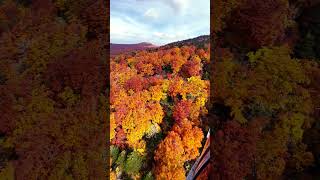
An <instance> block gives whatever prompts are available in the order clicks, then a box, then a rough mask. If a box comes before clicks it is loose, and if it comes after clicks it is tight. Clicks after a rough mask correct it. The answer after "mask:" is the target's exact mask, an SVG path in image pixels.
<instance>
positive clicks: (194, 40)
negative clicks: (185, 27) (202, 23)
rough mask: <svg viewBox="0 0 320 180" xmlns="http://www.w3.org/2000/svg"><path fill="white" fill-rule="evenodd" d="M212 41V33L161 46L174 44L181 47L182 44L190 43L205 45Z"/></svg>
mask: <svg viewBox="0 0 320 180" xmlns="http://www.w3.org/2000/svg"><path fill="white" fill-rule="evenodd" d="M209 42H210V35H202V36H198V37H195V38H191V39H186V40H182V41H177V42H172V43H169V44H166V45H164V46H161V48H171V47H174V46H177V47H181V46H185V45H186V46H188V45H194V46H197V47H199V46H200V47H201V46H204V45H205V44H207V43H209Z"/></svg>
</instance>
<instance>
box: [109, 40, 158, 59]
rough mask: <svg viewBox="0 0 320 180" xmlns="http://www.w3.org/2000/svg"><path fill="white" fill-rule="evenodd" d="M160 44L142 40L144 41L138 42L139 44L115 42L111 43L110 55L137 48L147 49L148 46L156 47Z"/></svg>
mask: <svg viewBox="0 0 320 180" xmlns="http://www.w3.org/2000/svg"><path fill="white" fill-rule="evenodd" d="M156 47H158V46H156V45H154V44H151V43H147V42H142V43H138V44H114V43H111V44H110V55H111V56H114V55H118V54H121V53H127V52H130V51H136V50H145V49H148V48H156Z"/></svg>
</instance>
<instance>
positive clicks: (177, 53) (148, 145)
mask: <svg viewBox="0 0 320 180" xmlns="http://www.w3.org/2000/svg"><path fill="white" fill-rule="evenodd" d="M202 46H203V48H196V46H193V45H192V44H190V46H182V47H178V46H175V47H161V48H159V49H157V50H154V49H153V50H151V51H138V52H135V53H131V54H130V53H129V54H123V55H119V56H116V57H114V58H112V59H111V65H110V67H111V74H110V77H111V80H110V81H111V91H110V103H111V104H110V105H111V106H110V108H111V114H110V140H111V144H112V146H111V150H110V151H111V169H110V174H111V179H116V178H120V179H128V178H129V179H185V177H186V173H187V172H188V171H189V170H190V168H191V166H192V163H193V162H194V161H193V160H195V159H196V158H197V157H198V156H199V153H200V150H201V147H202V146H203V144H204V134H206V133H207V132H208V125H207V124H206V123H205V122H204V121H203V120H202V119H201V117H203V116H205V115H206V114H207V106H206V105H207V101H208V99H209V90H210V84H209V83H210V82H209V79H208V78H209V74H208V71H207V69H208V67H209V63H210V52H209V50H210V46H209V44H203V45H202Z"/></svg>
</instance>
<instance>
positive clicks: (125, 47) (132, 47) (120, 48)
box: [110, 35, 210, 56]
mask: <svg viewBox="0 0 320 180" xmlns="http://www.w3.org/2000/svg"><path fill="white" fill-rule="evenodd" d="M208 43H210V35H202V36H198V37H195V38H191V39H186V40H182V41H177V42H172V43H169V44H166V45H163V46H156V45H154V44H151V43H147V42H142V43H138V44H115V43H111V44H110V55H111V56H115V55H118V54H121V53H128V52H131V51H137V50H147V49H148V50H151V51H157V50H158V49H168V48H172V47H176V46H177V47H182V46H190V45H193V46H196V47H198V48H203V47H204V46H205V45H206V44H208Z"/></svg>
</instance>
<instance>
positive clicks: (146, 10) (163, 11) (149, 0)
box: [110, 0, 210, 45]
mask: <svg viewBox="0 0 320 180" xmlns="http://www.w3.org/2000/svg"><path fill="white" fill-rule="evenodd" d="M209 34H210V0H111V1H110V41H111V43H119V44H131V43H140V42H150V43H153V44H155V45H164V44H167V43H170V42H175V41H179V40H184V39H189V38H194V37H197V36H200V35H209Z"/></svg>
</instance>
